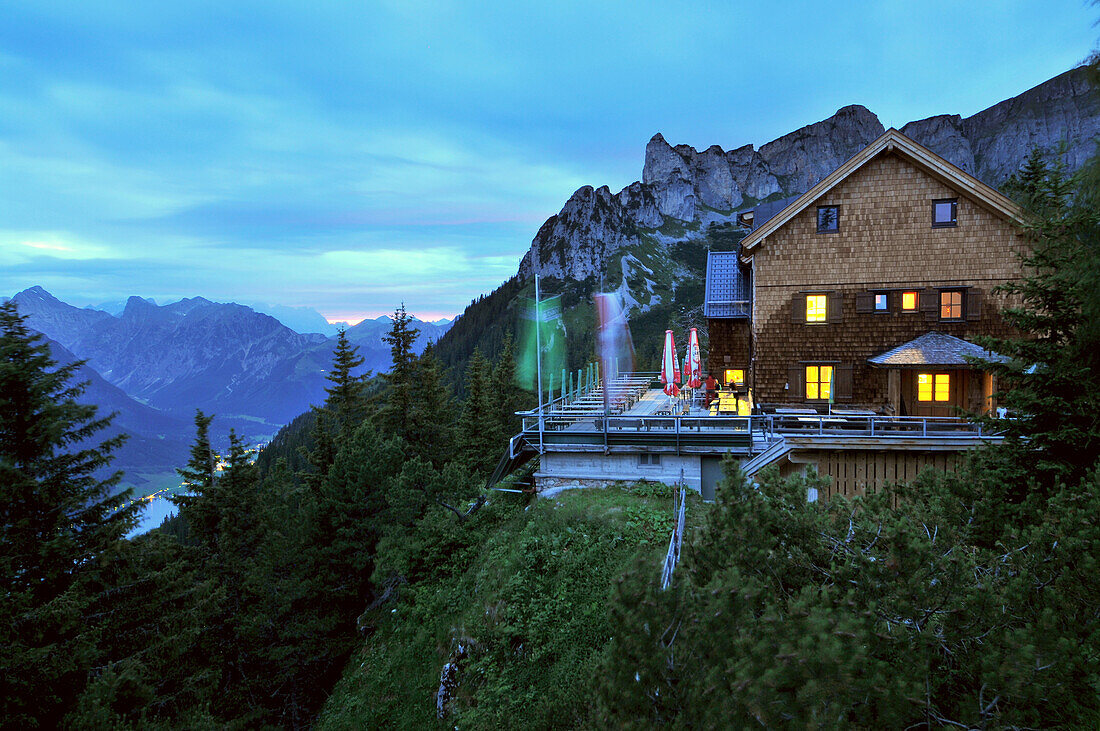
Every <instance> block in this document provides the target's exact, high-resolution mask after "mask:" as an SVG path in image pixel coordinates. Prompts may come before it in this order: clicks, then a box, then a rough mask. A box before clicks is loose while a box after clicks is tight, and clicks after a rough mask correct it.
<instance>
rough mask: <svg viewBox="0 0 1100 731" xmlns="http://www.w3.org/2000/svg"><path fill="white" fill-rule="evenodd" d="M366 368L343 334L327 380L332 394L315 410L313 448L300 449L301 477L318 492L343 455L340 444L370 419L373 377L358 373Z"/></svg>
mask: <svg viewBox="0 0 1100 731" xmlns="http://www.w3.org/2000/svg"><path fill="white" fill-rule="evenodd" d="M362 365H363V358H362V356H360V355H359V346H358V345H352V344H351V343H350V342H349V341H348V337H347V333H346V332H345V331H343V330H341V331H340V333H339V334H338V335H337V340H336V348H335V349H334V350H333V353H332V369H331V370H330V371H329V373H328V374H327V375H326V376H325V377H326V378H327V379H328V380H329V381H331V382H332V384H333V385H332V386H331V387H329V388H326V389H325V393H327V394H328V398H326V399H325V403H324V404H323V405H322V406H314V407H313V425H312V427H311V428H310V431H309V436H310V448H307V447H305V446H302V447H299V451H300V453H301V455H302V457H303V458H304V459H305V462H306V464H307V469H305V470H303V471H302V472H300V473H299V477H301V479H302V480H303V481H304V482H305V483H306V485H308V486H309V487H310V488H311V489H313V490H315V491H316V490H320V489H321V484H322V483H323V482H324V479H325V474H326V473H327V472H328V469H329V467H331V466H332V463H333V461H334V460H335V459H336V454H337V452H339V451H340V444H341V443H344V442H346V441H347V440H348V439H349V438H350V437H351V435H352V433H353V432H354V431H355V429H356V427H358V426H359V424H360V423H361V422H362V421H363V419H364V418H365V416H366V412H367V400H366V395H365V389H366V379H367V378H369V377H370V373H369V372H367V373H365V374H360V375H356V374H355V373H354V371H355V370H356V369H357V368H359V367H360V366H362Z"/></svg>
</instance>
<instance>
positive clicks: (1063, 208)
mask: <svg viewBox="0 0 1100 731" xmlns="http://www.w3.org/2000/svg"><path fill="white" fill-rule="evenodd" d="M1098 164H1100V163H1098V162H1097V159H1096V158H1093V161H1092V162H1091V163H1090V165H1089V166H1087V167H1086V169H1085V170H1084V171H1083V172H1082V173H1081V174H1080V175H1075V176H1070V175H1067V174H1066V172H1065V165H1064V163H1063V162H1062V160H1061V159H1060V157H1058V158H1055V161H1054V163H1053V164H1047V163H1046V162H1044V160H1043V158H1042V157H1041V156H1040V154H1039V153H1038V152H1034V153H1032V155H1031V156H1030V157H1029V158H1028V161H1027V163H1026V164H1025V165H1024V167H1023V169H1022V170H1021V172H1020V173H1019V174H1018V176H1016V177H1015V179H1014V180H1013V183H1012V185H1011V186H1010V189H1011V190H1012V192H1013V193H1014V194H1015V195H1016V197H1017V199H1018V200H1020V201H1021V203H1022V204H1023V206H1024V208H1025V210H1026V211H1027V216H1028V218H1027V220H1026V222H1025V224H1024V227H1023V230H1024V233H1025V235H1026V236H1027V238H1028V240H1029V242H1030V244H1031V250H1030V252H1029V253H1028V254H1027V255H1026V256H1025V257H1024V258H1023V261H1022V263H1023V265H1024V272H1025V276H1024V277H1023V278H1021V279H1020V280H1018V281H1015V282H1010V283H1008V284H1006V285H1003V286H1001V287H1000V288H999V289H1000V290H1001V291H1003V292H1007V293H1009V294H1010V295H1014V296H1016V297H1017V298H1018V301H1019V302H1021V304H1020V305H1019V306H1017V307H1012V308H1008V309H1007V310H1006V311H1005V312H1004V316H1005V319H1006V320H1007V321H1008V322H1009V323H1010V324H1012V325H1014V326H1015V327H1016V328H1018V329H1019V330H1021V331H1023V332H1024V333H1025V336H1024V337H1021V338H1009V339H1002V340H996V341H990V342H989V345H990V346H991V349H992V350H994V351H995V352H998V353H1001V354H1003V355H1007V356H1009V357H1010V358H1011V361H1010V362H1008V363H992V364H989V365H988V366H987V367H988V368H989V369H990V370H992V371H993V372H994V373H995V374H997V375H998V377H999V378H1000V381H1001V383H1002V385H1004V386H1007V390H1006V392H1005V393H1004V395H1003V397H1002V403H1003V404H1004V405H1005V406H1007V407H1008V408H1009V409H1010V410H1012V412H1013V414H1014V418H1013V419H1010V420H1002V421H1000V422H998V423H997V428H998V429H999V430H1002V431H1003V432H1004V433H1005V435H1006V437H1007V439H1006V440H1005V443H1004V445H1003V446H1001V447H998V448H997V449H996V450H995V451H997V452H998V454H999V455H1000V456H1001V457H1002V458H1006V459H1001V460H1000V461H1001V464H1002V465H1003V466H1005V467H1011V468H1013V469H1014V474H1013V475H1012V476H1006V479H1007V480H1008V481H1009V483H1010V484H1011V485H1012V490H1011V492H1012V494H1011V495H1009V498H1010V500H1011V501H1012V502H1019V501H1021V500H1023V499H1024V497H1025V495H1026V494H1034V485H1036V484H1040V483H1041V484H1045V485H1048V486H1051V485H1053V484H1054V481H1051V480H1044V479H1042V477H1043V475H1045V474H1053V476H1054V478H1055V480H1058V479H1061V480H1065V481H1067V482H1068V483H1070V484H1075V483H1076V482H1077V481H1079V480H1080V479H1081V478H1082V477H1083V476H1084V475H1085V473H1086V472H1087V470H1089V469H1090V468H1092V466H1093V465H1094V464H1095V463H1096V461H1097V459H1100V329H1098V327H1097V324H1096V322H1095V319H1096V318H1097V317H1098V316H1100V291H1098V287H1097V284H1098V283H1100V205H1098V204H1100V189H1098V188H1097V186H1096V184H1095V180H1096V178H1095V176H1094V175H1093V173H1092V172H1091V171H1092V170H1093V168H1094V167H1095V166H1096V165H1098ZM1082 181H1091V182H1089V183H1088V184H1084V185H1083V184H1082Z"/></svg>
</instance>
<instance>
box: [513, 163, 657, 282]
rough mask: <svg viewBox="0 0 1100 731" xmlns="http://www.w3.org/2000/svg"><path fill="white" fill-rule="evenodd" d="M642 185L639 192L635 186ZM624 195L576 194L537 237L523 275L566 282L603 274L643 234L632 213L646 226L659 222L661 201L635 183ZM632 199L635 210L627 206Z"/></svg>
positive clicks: (601, 190) (586, 189) (602, 191)
mask: <svg viewBox="0 0 1100 731" xmlns="http://www.w3.org/2000/svg"><path fill="white" fill-rule="evenodd" d="M634 186H638V187H634ZM634 186H628V188H626V189H624V191H623V192H621V193H619V194H618V195H612V193H611V191H610V190H608V188H607V186H606V185H605V186H603V187H600V188H595V189H594V188H593V187H592V186H591V185H586V186H584V187H583V188H580V189H579V190H578V191H577V192H576V193H574V194H573V195H572V196H571V197H570V198H569V200H568V201H567V202H566V204H565V207H564V208H562V209H561V213H559V214H558V215H556V216H551V217H550V218H549V219H548V220H547V221H546V223H544V224H542V228H540V229H539V232H538V233H537V234H535V241H534V243H533V244H532V245H531V250H530V251H528V252H527V255H526V256H525V257H524V258H523V261H522V262H521V263H520V274H521V276H530V275H531V274H534V273H536V272H538V273H539V274H542V275H543V276H549V277H558V278H561V279H565V278H569V279H585V278H587V277H590V276H593V275H598V274H599V273H600V272H601V271H603V263H604V261H606V260H607V258H608V257H609V256H610V255H611V254H613V253H614V252H616V251H618V250H619V249H621V248H623V247H624V246H629V245H631V244H636V243H638V234H637V230H636V225H635V222H634V219H633V218H632V217H631V212H634V213H636V214H637V215H639V216H640V217H642V218H643V219H644V220H646V221H654V220H655V219H656V215H657V214H655V210H656V209H657V208H658V207H659V205H660V203H659V201H656V200H654V198H653V196H652V194H651V192H650V191H643V190H641V186H640V185H639V184H638V183H635V184H634ZM627 190H632V192H631V193H629V194H628V196H627V197H628V199H629V201H630V202H631V207H629V208H628V207H627V206H625V205H624V204H623V198H624V196H623V193H624V192H626V191H627Z"/></svg>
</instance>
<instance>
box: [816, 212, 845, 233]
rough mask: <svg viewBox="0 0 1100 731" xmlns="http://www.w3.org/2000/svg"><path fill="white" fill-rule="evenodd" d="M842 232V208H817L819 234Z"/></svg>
mask: <svg viewBox="0 0 1100 731" xmlns="http://www.w3.org/2000/svg"><path fill="white" fill-rule="evenodd" d="M839 230H840V206H818V207H817V232H818V233H819V234H829V233H836V232H837V231H839Z"/></svg>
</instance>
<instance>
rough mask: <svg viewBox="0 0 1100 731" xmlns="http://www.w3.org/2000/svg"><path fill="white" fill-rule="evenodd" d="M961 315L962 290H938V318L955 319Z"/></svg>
mask: <svg viewBox="0 0 1100 731" xmlns="http://www.w3.org/2000/svg"><path fill="white" fill-rule="evenodd" d="M961 317H962V292H940V319H941V320H957V319H959V318H961Z"/></svg>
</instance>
